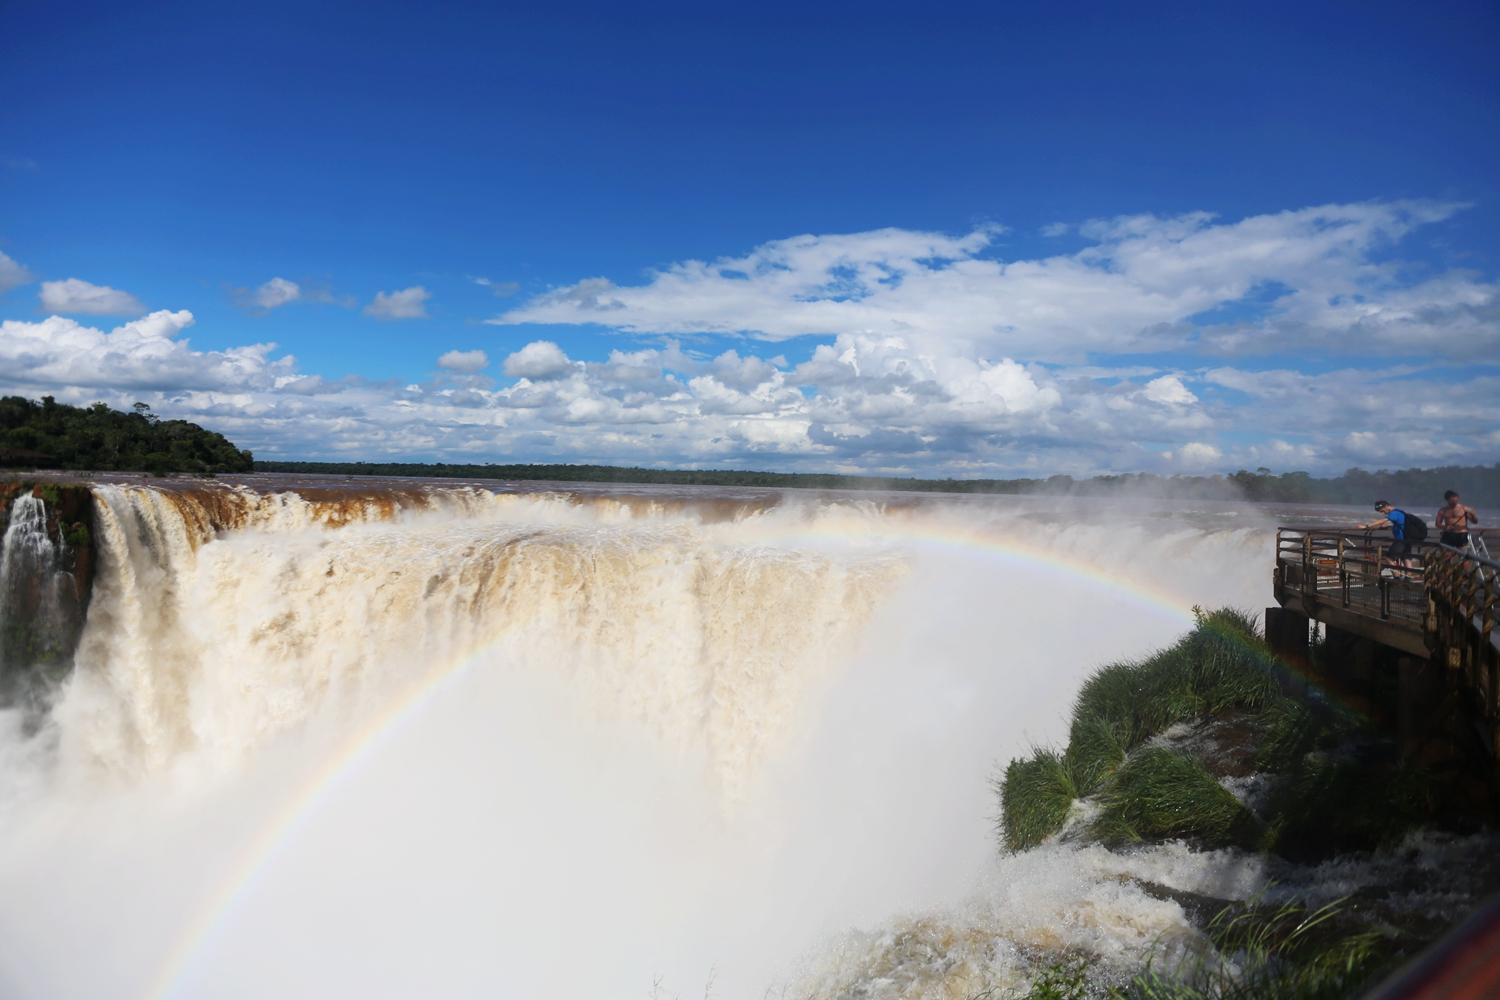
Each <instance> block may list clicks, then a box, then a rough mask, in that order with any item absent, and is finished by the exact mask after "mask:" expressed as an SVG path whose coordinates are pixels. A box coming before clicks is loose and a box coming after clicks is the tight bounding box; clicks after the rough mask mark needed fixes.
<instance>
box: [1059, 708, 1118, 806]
mask: <svg viewBox="0 0 1500 1000" xmlns="http://www.w3.org/2000/svg"><path fill="white" fill-rule="evenodd" d="M1121 728H1122V727H1121V726H1120V724H1119V723H1116V722H1111V721H1109V720H1108V719H1100V718H1097V717H1094V716H1087V717H1084V718H1075V719H1074V720H1073V728H1072V730H1071V731H1070V733H1069V738H1068V751H1067V753H1066V754H1064V755H1063V763H1064V764H1065V765H1066V766H1067V768H1068V773H1069V774H1070V775H1071V776H1072V778H1073V787H1074V788H1076V789H1077V790H1078V794H1079V795H1090V794H1092V793H1093V792H1094V791H1095V790H1096V789H1098V787H1099V786H1100V785H1101V784H1103V783H1104V781H1105V780H1107V779H1108V778H1109V777H1110V776H1111V775H1113V774H1114V773H1115V771H1117V770H1119V767H1120V765H1121V764H1123V763H1125V754H1126V747H1125V737H1124V736H1123V735H1122V733H1121Z"/></svg>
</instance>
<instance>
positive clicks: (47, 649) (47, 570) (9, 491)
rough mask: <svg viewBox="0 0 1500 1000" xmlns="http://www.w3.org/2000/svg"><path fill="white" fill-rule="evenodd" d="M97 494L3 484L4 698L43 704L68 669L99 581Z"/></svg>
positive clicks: (0, 641)
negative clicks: (95, 554)
mask: <svg viewBox="0 0 1500 1000" xmlns="http://www.w3.org/2000/svg"><path fill="white" fill-rule="evenodd" d="M92 521H93V493H92V492H91V491H90V490H89V489H88V488H87V487H83V486H67V485H57V484H51V483H43V484H32V483H5V484H3V485H0V530H3V533H0V539H3V542H0V705H14V704H18V703H20V704H25V705H28V706H29V707H33V708H40V707H41V706H42V703H43V702H44V701H45V699H46V695H47V693H48V691H50V690H51V689H52V688H53V687H55V686H56V684H57V683H58V682H60V681H61V680H62V678H63V677H64V676H66V674H67V672H68V669H69V667H70V666H71V664H72V660H73V651H74V649H75V648H76V647H77V645H78V637H79V634H80V633H81V632H82V630H83V622H84V618H85V616H86V615H87V612H88V600H89V593H90V589H91V585H92V582H93V539H92V534H91V525H92Z"/></svg>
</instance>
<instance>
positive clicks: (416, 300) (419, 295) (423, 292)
mask: <svg viewBox="0 0 1500 1000" xmlns="http://www.w3.org/2000/svg"><path fill="white" fill-rule="evenodd" d="M431 297H432V296H431V295H430V294H429V293H428V291H427V289H425V288H423V287H422V286H421V285H413V286H412V287H410V288H403V289H401V290H400V291H399V292H377V293H376V294H375V299H374V301H372V302H371V303H370V304H369V305H367V306H365V315H366V316H374V317H375V318H376V319H420V318H422V317H424V316H426V315H427V306H426V305H424V304H423V303H425V302H426V301H427V300H428V299H429V298H431Z"/></svg>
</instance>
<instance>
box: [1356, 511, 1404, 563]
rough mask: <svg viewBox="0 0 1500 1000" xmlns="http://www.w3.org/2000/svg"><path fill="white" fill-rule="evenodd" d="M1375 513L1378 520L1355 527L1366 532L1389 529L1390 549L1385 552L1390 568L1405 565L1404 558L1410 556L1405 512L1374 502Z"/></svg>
mask: <svg viewBox="0 0 1500 1000" xmlns="http://www.w3.org/2000/svg"><path fill="white" fill-rule="evenodd" d="M1375 512H1376V513H1377V514H1379V515H1380V520H1378V521H1371V522H1370V523H1369V524H1360V525H1356V527H1359V528H1364V529H1365V530H1366V531H1374V530H1375V529H1376V528H1390V529H1391V538H1393V539H1394V541H1392V542H1391V547H1390V548H1389V549H1388V550H1386V558H1387V559H1388V560H1389V562H1390V564H1391V565H1392V566H1401V567H1404V566H1405V565H1406V557H1407V556H1409V555H1411V543H1410V542H1408V541H1407V540H1406V512H1405V511H1401V510H1397V509H1396V508H1395V507H1392V506H1391V505H1390V503H1389V502H1388V501H1385V500H1376V501H1375Z"/></svg>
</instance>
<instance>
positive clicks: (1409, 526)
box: [1401, 510, 1427, 542]
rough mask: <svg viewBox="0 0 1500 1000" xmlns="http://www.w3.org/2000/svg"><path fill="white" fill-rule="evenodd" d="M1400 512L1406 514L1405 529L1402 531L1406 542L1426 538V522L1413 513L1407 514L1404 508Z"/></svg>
mask: <svg viewBox="0 0 1500 1000" xmlns="http://www.w3.org/2000/svg"><path fill="white" fill-rule="evenodd" d="M1401 513H1403V514H1406V530H1405V531H1404V532H1402V535H1403V536H1404V537H1405V538H1406V540H1407V541H1408V542H1425V541H1426V540H1427V522H1426V521H1424V520H1422V519H1421V518H1420V517H1418V516H1417V515H1415V514H1408V513H1407V512H1406V511H1404V510H1403V511H1402V512H1401Z"/></svg>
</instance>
